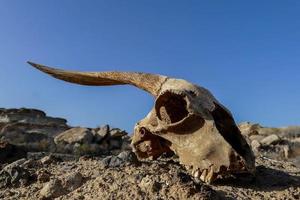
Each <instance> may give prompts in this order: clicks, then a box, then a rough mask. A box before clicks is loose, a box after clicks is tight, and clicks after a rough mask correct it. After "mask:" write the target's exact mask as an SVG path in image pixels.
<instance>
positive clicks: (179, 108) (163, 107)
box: [155, 91, 188, 124]
mask: <svg viewBox="0 0 300 200" xmlns="http://www.w3.org/2000/svg"><path fill="white" fill-rule="evenodd" d="M155 110H156V113H157V117H158V118H159V119H160V120H161V121H164V122H165V123H167V124H172V123H175V122H179V121H180V120H182V119H183V118H185V117H186V116H187V115H188V110H187V103H186V100H185V99H184V96H183V95H179V94H175V93H172V92H170V91H168V92H165V93H163V94H162V95H160V96H159V97H158V98H157V100H156V103H155Z"/></svg>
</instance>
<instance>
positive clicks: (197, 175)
mask: <svg viewBox="0 0 300 200" xmlns="http://www.w3.org/2000/svg"><path fill="white" fill-rule="evenodd" d="M199 176H200V170H199V169H196V171H195V172H194V177H195V178H199Z"/></svg>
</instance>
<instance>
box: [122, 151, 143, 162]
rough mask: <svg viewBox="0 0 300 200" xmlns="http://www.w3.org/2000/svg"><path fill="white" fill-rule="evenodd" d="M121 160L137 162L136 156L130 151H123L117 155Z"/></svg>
mask: <svg viewBox="0 0 300 200" xmlns="http://www.w3.org/2000/svg"><path fill="white" fill-rule="evenodd" d="M117 157H118V158H120V159H121V160H122V161H123V162H127V163H138V162H139V161H138V158H137V157H136V155H135V154H134V153H133V152H132V151H123V152H121V153H120V154H119V155H118V156H117Z"/></svg>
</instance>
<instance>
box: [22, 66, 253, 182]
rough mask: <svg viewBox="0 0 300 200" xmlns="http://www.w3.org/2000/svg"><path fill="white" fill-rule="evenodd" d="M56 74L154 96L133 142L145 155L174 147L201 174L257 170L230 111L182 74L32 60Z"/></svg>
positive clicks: (209, 178) (210, 175)
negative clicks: (74, 67) (69, 67)
mask: <svg viewBox="0 0 300 200" xmlns="http://www.w3.org/2000/svg"><path fill="white" fill-rule="evenodd" d="M28 63H29V64H30V65H32V66H33V67H35V68H37V69H39V70H41V71H43V72H45V73H47V74H50V75H51V76H53V77H55V78H58V79H61V80H64V81H67V82H71V83H76V84H81V85H91V86H106V85H123V84H130V85H133V86H136V87H138V88H140V89H143V90H145V91H147V92H149V93H150V94H152V95H153V96H154V97H155V104H154V107H153V108H152V110H151V111H150V113H149V114H148V115H147V116H146V117H145V118H144V119H142V120H141V121H139V122H138V123H137V124H136V125H135V127H134V135H133V137H132V148H133V151H134V152H135V154H136V155H137V156H138V157H139V158H140V159H143V158H152V159H156V158H158V157H159V156H160V155H161V154H163V153H165V152H174V153H175V154H176V155H178V157H179V161H180V163H181V164H182V165H184V166H185V167H186V168H187V169H189V170H191V173H192V175H193V176H195V177H196V178H199V179H201V180H202V181H205V182H208V183H211V182H212V181H214V180H215V179H217V178H218V177H222V176H226V175H231V174H238V173H244V172H246V173H253V172H254V170H255V165H254V155H253V152H252V150H251V148H250V146H249V145H248V144H247V142H246V140H245V138H243V136H242V135H241V133H240V130H239V129H238V128H237V126H236V124H235V122H234V119H233V117H232V115H231V113H230V112H229V111H228V110H227V109H226V108H225V107H224V106H223V105H222V104H220V103H219V102H218V101H217V100H216V99H215V97H214V96H213V95H212V94H211V93H210V92H209V91H208V90H207V89H205V88H203V87H200V86H197V85H195V84H192V83H190V82H187V81H185V80H182V79H175V78H169V77H166V76H161V75H155V74H147V73H134V72H76V71H65V70H60V69H55V68H51V67H46V66H43V65H40V64H35V63H32V62H28Z"/></svg>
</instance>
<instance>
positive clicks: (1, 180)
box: [0, 159, 31, 188]
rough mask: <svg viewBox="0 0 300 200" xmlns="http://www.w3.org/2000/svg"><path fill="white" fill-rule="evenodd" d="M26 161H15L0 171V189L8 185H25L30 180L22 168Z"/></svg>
mask: <svg viewBox="0 0 300 200" xmlns="http://www.w3.org/2000/svg"><path fill="white" fill-rule="evenodd" d="M25 161H26V159H20V160H17V161H15V162H13V163H11V164H9V165H7V166H5V167H4V168H3V169H2V170H1V171H0V188H2V187H7V186H10V185H13V186H17V185H26V184H27V183H29V181H30V180H31V175H30V173H29V171H28V170H27V169H25V168H24V167H22V164H23V163H25Z"/></svg>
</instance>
